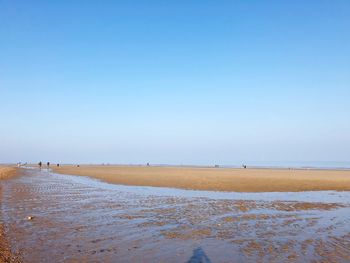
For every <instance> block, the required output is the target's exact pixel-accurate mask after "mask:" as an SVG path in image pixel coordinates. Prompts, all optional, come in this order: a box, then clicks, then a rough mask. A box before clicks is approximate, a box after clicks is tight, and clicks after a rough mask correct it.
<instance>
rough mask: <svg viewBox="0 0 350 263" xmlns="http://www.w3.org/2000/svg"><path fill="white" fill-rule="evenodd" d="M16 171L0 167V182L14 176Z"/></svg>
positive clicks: (7, 167)
mask: <svg viewBox="0 0 350 263" xmlns="http://www.w3.org/2000/svg"><path fill="white" fill-rule="evenodd" d="M16 172H17V170H16V168H14V167H9V166H0V180H1V179H7V178H10V177H12V176H14V175H15V174H16Z"/></svg>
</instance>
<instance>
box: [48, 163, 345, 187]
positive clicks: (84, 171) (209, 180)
mask: <svg viewBox="0 0 350 263" xmlns="http://www.w3.org/2000/svg"><path fill="white" fill-rule="evenodd" d="M54 171H55V172H56V173H62V174H72V175H83V176H84V175H85V176H90V177H93V178H97V179H101V180H103V181H106V182H108V183H115V184H123V185H137V186H158V187H174V188H182V189H195V190H212V191H236V192H276V191H279V192H297V191H323V190H338V191H349V190H350V170H344V171H342V170H296V169H224V168H190V167H153V166H152V167H142V166H87V165H83V166H80V167H76V166H61V167H54Z"/></svg>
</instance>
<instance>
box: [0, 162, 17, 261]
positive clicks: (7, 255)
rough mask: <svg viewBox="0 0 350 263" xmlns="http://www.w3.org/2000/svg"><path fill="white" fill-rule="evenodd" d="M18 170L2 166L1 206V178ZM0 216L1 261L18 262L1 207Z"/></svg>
mask: <svg viewBox="0 0 350 263" xmlns="http://www.w3.org/2000/svg"><path fill="white" fill-rule="evenodd" d="M16 172H17V171H16V169H15V168H13V167H6V166H0V208H1V204H2V202H3V200H2V195H3V193H2V183H1V180H4V179H9V178H12V177H13V176H14V175H15V174H16ZM0 216H1V217H0V263H6V262H17V260H18V259H17V257H15V256H14V255H13V254H12V253H11V249H10V245H9V243H8V240H7V238H6V237H5V227H4V223H3V221H2V215H1V209H0Z"/></svg>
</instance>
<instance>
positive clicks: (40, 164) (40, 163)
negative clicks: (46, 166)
mask: <svg viewBox="0 0 350 263" xmlns="http://www.w3.org/2000/svg"><path fill="white" fill-rule="evenodd" d="M38 165H39V168H40V169H41V166H42V165H43V163H42V162H41V161H40V162H39V163H38Z"/></svg>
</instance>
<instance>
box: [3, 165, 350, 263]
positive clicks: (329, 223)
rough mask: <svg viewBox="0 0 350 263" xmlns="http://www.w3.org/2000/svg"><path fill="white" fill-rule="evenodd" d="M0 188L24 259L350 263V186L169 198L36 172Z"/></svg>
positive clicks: (174, 194) (25, 173)
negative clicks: (342, 189)
mask: <svg viewBox="0 0 350 263" xmlns="http://www.w3.org/2000/svg"><path fill="white" fill-rule="evenodd" d="M2 186H3V200H2V207H1V212H2V217H3V220H4V222H5V225H6V234H7V237H8V238H9V240H10V243H11V246H12V248H13V249H14V251H16V252H19V253H20V254H21V256H22V258H23V259H24V261H25V262H47V261H50V262H61V261H65V262H72V261H77V260H79V261H87V262H96V261H100V262H101V261H103V262H140V261H142V262H243V261H244V262H286V261H288V262H305V261H312V260H314V261H316V262H347V261H349V260H350V249H349V248H350V228H349V227H348V226H349V224H350V198H349V197H350V195H349V192H329V193H328V194H327V195H329V198H319V197H318V193H317V192H315V193H314V194H312V193H307V194H306V195H307V197H305V198H304V199H305V200H302V199H303V198H302V197H300V195H303V193H298V200H295V201H293V197H292V196H290V195H289V197H288V193H286V194H285V195H286V198H285V199H286V200H284V199H283V198H282V197H283V194H282V195H279V194H277V195H275V199H274V198H273V197H272V196H270V195H264V194H261V198H260V199H259V196H257V197H256V198H252V196H254V194H250V193H246V194H244V193H241V194H240V197H241V198H239V199H237V198H231V199H229V198H228V199H225V198H215V193H213V196H209V194H205V193H204V192H203V195H204V197H201V196H200V193H198V192H191V191H188V192H186V194H184V192H183V191H184V190H178V192H177V190H172V191H171V194H170V192H169V195H166V194H165V193H164V192H163V193H162V194H159V193H157V188H151V189H152V191H153V193H150V188H133V187H120V186H118V185H109V184H106V183H102V182H98V181H94V180H92V179H89V178H84V177H75V176H66V175H57V174H53V173H48V172H47V171H41V172H39V171H37V170H35V169H32V170H23V176H22V177H18V178H14V179H12V180H8V181H6V182H4V183H3V185H2ZM135 189H137V190H135ZM143 189H144V190H143ZM159 191H160V192H161V189H159ZM192 194H193V197H191V196H190V195H192ZM185 195H188V196H185ZM327 195H325V194H324V195H323V196H326V197H327ZM276 196H277V197H278V198H276ZM296 196H297V195H296ZM309 196H311V197H310V198H309ZM221 197H222V195H221ZM244 197H246V198H244ZM245 199H246V200H245ZM249 199H250V200H249ZM325 199H326V200H325ZM317 200H319V201H317ZM327 200H329V201H328V202H327ZM28 216H33V218H34V219H33V220H27V217H28Z"/></svg>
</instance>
